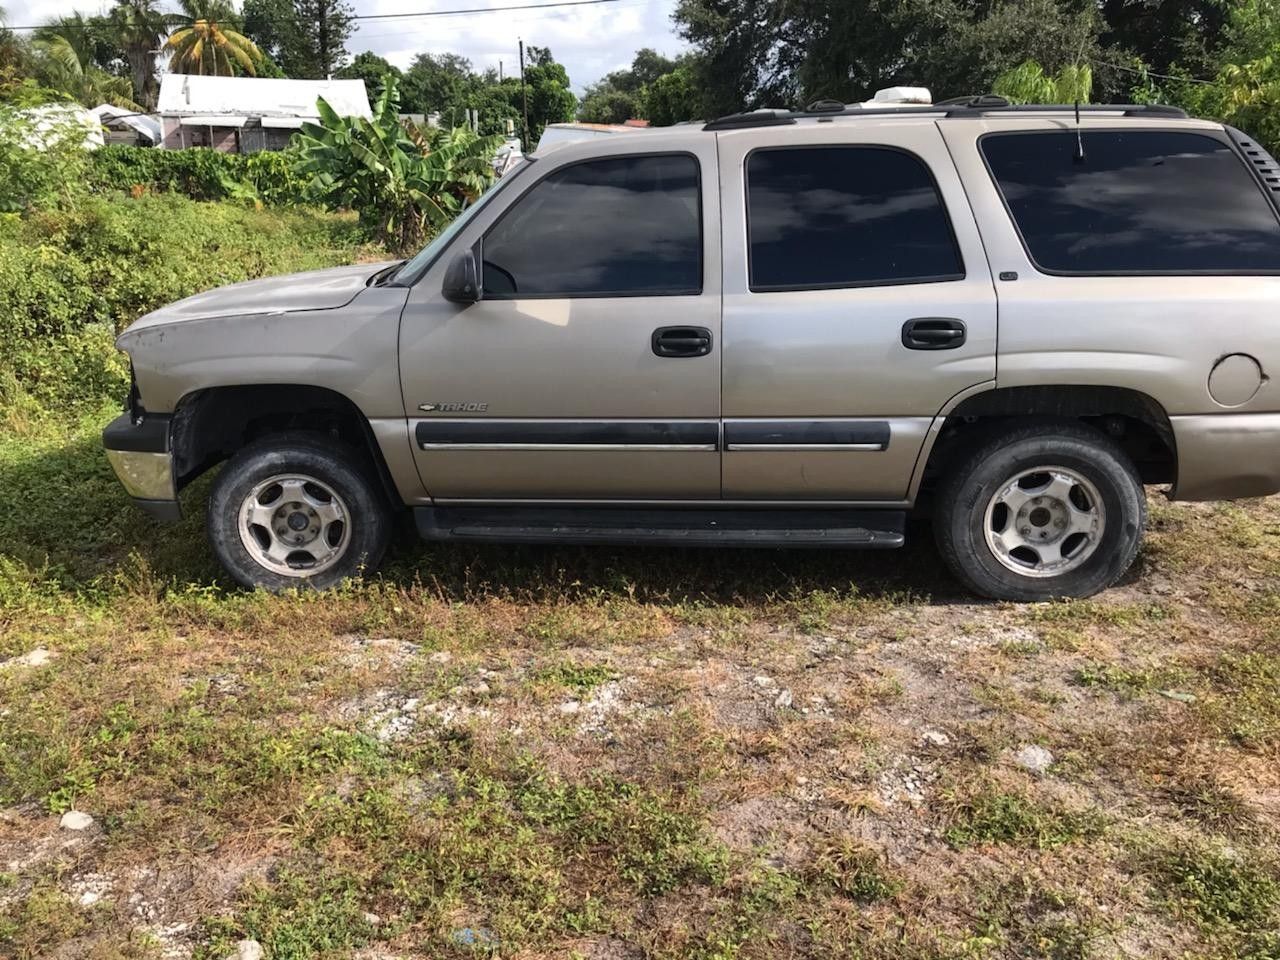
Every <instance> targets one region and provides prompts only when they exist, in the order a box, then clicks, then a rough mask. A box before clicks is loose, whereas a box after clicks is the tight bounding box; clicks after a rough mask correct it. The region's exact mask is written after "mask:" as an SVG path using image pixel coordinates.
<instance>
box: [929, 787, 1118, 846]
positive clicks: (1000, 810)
mask: <svg viewBox="0 0 1280 960" xmlns="http://www.w3.org/2000/svg"><path fill="white" fill-rule="evenodd" d="M948 807H949V817H948V819H949V821H950V822H949V825H948V826H947V829H946V832H945V834H944V835H945V837H946V840H947V842H948V843H950V844H951V845H952V846H953V847H968V846H973V845H975V844H984V843H1000V844H1014V845H1017V846H1025V847H1034V848H1036V849H1040V850H1044V849H1052V848H1054V847H1060V846H1062V845H1063V844H1067V843H1079V842H1085V841H1089V840H1094V839H1097V838H1098V837H1100V836H1102V833H1103V829H1104V825H1105V821H1104V819H1103V817H1102V815H1101V814H1100V813H1098V812H1097V811H1094V810H1083V811H1072V810H1066V809H1062V808H1061V807H1058V806H1056V805H1049V804H1044V803H1039V802H1037V801H1035V800H1033V799H1031V798H1030V797H1028V796H1026V795H1025V794H1022V793H1014V792H1000V791H995V790H991V789H989V788H987V787H985V786H982V787H979V788H978V789H977V790H975V791H971V792H957V793H954V794H953V795H952V796H951V797H950V799H949V803H948Z"/></svg>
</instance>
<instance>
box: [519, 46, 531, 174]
mask: <svg viewBox="0 0 1280 960" xmlns="http://www.w3.org/2000/svg"><path fill="white" fill-rule="evenodd" d="M520 96H521V98H523V100H524V137H523V147H524V149H525V150H532V149H533V147H532V145H531V144H530V143H529V88H528V87H526V86H525V85H524V38H523V37H521V38H520Z"/></svg>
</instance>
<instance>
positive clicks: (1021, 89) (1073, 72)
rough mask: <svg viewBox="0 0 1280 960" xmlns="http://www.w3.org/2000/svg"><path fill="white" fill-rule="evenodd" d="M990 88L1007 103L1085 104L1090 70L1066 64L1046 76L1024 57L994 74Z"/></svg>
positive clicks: (1091, 78) (1091, 72) (1085, 67)
mask: <svg viewBox="0 0 1280 960" xmlns="http://www.w3.org/2000/svg"><path fill="white" fill-rule="evenodd" d="M991 90H992V92H993V93H997V94H999V95H1000V96H1002V97H1004V98H1005V99H1006V100H1008V101H1009V102H1010V103H1077V102H1078V103H1088V102H1089V95H1090V94H1091V93H1092V91H1093V71H1092V70H1090V69H1089V67H1088V66H1070V67H1063V68H1062V69H1061V70H1059V71H1058V73H1057V75H1056V76H1050V75H1049V74H1047V73H1045V72H1044V69H1043V68H1042V67H1041V66H1040V64H1038V63H1036V62H1035V61H1034V60H1027V61H1026V62H1024V63H1022V64H1020V65H1018V66H1016V67H1014V68H1013V69H1012V70H1010V71H1008V72H1006V73H1003V74H1001V75H1000V76H999V77H997V78H996V82H995V83H994V84H993V85H992V87H991Z"/></svg>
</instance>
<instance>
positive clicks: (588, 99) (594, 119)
mask: <svg viewBox="0 0 1280 960" xmlns="http://www.w3.org/2000/svg"><path fill="white" fill-rule="evenodd" d="M642 113H643V108H642V107H641V106H640V100H639V98H638V97H636V96H635V95H634V94H631V93H626V92H624V91H622V90H616V89H613V88H612V87H610V86H609V85H608V84H607V82H605V81H601V82H600V83H596V84H592V85H591V86H589V87H587V90H586V93H585V94H584V95H583V97H582V102H581V103H580V104H579V105H578V119H579V120H582V121H584V122H586V123H624V122H626V121H627V120H630V119H631V118H632V117H639V116H641V115H642Z"/></svg>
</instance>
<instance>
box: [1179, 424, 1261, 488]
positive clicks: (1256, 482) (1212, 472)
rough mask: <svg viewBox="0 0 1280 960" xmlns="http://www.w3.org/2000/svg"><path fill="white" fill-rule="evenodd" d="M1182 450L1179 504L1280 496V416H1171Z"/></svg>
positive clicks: (1180, 452)
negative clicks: (1191, 501) (1274, 494)
mask: <svg viewBox="0 0 1280 960" xmlns="http://www.w3.org/2000/svg"><path fill="white" fill-rule="evenodd" d="M1169 419H1170V422H1171V423H1172V424H1173V435H1174V440H1175V442H1176V443H1177V448H1178V482H1177V483H1176V484H1174V487H1173V491H1172V493H1171V498H1172V499H1174V500H1234V499H1237V498H1240V497H1266V496H1270V495H1271V494H1273V493H1277V492H1280V413H1217V414H1209V415H1206V416H1180V417H1170V418H1169Z"/></svg>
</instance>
